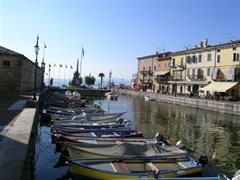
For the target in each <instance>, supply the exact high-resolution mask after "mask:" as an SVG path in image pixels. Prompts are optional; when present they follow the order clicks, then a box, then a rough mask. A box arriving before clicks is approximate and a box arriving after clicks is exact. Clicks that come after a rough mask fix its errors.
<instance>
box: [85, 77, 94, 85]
mask: <svg viewBox="0 0 240 180" xmlns="http://www.w3.org/2000/svg"><path fill="white" fill-rule="evenodd" d="M95 81H96V79H95V77H93V76H91V75H89V76H85V84H87V85H88V87H90V86H91V85H94V84H95Z"/></svg>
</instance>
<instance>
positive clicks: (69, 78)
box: [69, 65, 72, 85]
mask: <svg viewBox="0 0 240 180" xmlns="http://www.w3.org/2000/svg"><path fill="white" fill-rule="evenodd" d="M71 69H72V65H70V68H69V85H70V82H71Z"/></svg>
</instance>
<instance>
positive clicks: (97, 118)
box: [52, 112, 126, 122]
mask: <svg viewBox="0 0 240 180" xmlns="http://www.w3.org/2000/svg"><path fill="white" fill-rule="evenodd" d="M125 113H126V112H121V113H104V114H102V113H85V112H82V113H81V114H79V115H75V116H66V115H58V114H56V115H54V116H52V119H53V120H56V121H58V120H60V121H63V120H66V121H69V120H80V121H85V122H86V121H89V122H114V121H116V120H117V119H118V118H120V117H121V116H122V115H123V114H125Z"/></svg>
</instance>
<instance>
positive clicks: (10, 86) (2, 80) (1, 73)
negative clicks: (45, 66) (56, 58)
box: [0, 54, 42, 92]
mask: <svg viewBox="0 0 240 180" xmlns="http://www.w3.org/2000/svg"><path fill="white" fill-rule="evenodd" d="M4 61H9V62H10V66H3V62H4ZM34 70H35V63H33V62H32V61H30V60H29V59H28V58H26V57H25V56H23V55H11V54H0V91H1V92H7V91H10V92H16V91H32V90H33V88H34ZM41 77H42V70H41V68H38V69H37V88H38V89H40V87H41Z"/></svg>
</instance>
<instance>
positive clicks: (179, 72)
mask: <svg viewBox="0 0 240 180" xmlns="http://www.w3.org/2000/svg"><path fill="white" fill-rule="evenodd" d="M179 73H180V74H179V76H180V79H182V71H180V72H179Z"/></svg>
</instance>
